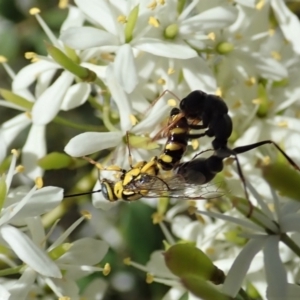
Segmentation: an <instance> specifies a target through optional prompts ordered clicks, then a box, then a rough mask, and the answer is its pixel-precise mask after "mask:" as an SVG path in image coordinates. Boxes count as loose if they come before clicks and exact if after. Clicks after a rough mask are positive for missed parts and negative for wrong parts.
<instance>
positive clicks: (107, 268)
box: [102, 263, 111, 276]
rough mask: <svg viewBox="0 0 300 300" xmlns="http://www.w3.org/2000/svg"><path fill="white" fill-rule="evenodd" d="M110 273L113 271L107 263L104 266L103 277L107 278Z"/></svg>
mask: <svg viewBox="0 0 300 300" xmlns="http://www.w3.org/2000/svg"><path fill="white" fill-rule="evenodd" d="M110 271H111V267H110V264H109V263H106V264H105V266H104V269H103V271H102V273H103V275H104V276H107V275H108V274H109V273H110Z"/></svg>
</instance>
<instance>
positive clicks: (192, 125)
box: [161, 90, 300, 213]
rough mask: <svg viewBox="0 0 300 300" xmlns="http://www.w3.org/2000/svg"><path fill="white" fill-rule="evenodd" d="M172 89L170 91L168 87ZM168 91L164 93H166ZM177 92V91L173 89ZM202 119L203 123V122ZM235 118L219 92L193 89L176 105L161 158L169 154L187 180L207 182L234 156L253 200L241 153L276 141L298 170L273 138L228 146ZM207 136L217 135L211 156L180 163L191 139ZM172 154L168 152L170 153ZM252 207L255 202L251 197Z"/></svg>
mask: <svg viewBox="0 0 300 300" xmlns="http://www.w3.org/2000/svg"><path fill="white" fill-rule="evenodd" d="M165 92H168V91H165ZM165 92H164V93H165ZM171 94H173V93H171ZM200 122H201V124H199V123H200ZM181 126H182V127H183V130H182V133H181V137H180V138H181V141H183V143H181V144H180V143H179V142H178V141H179V139H178V138H177V131H174V128H177V127H181ZM191 129H195V130H200V129H202V130H205V131H204V132H203V133H197V134H191V133H190V130H191ZM232 129H233V128H232V120H231V118H230V116H229V115H228V107H227V105H226V103H225V102H224V100H223V99H222V98H220V97H219V96H216V95H212V94H206V93H204V92H202V91H200V90H196V91H193V92H191V93H190V94H189V95H187V96H186V97H185V98H183V99H182V100H181V101H180V103H179V109H178V108H173V109H172V111H171V118H170V121H169V123H168V125H167V130H166V129H165V130H164V132H166V131H167V137H168V139H167V142H166V145H165V147H164V152H163V154H162V155H161V160H162V161H166V159H165V157H168V156H169V157H171V159H170V158H169V162H171V164H170V167H172V168H175V169H174V172H175V173H176V174H179V175H181V176H182V177H183V178H184V180H185V181H186V182H187V183H191V184H197V183H198V184H205V183H207V182H210V181H211V180H212V179H213V178H214V177H215V175H216V174H217V173H219V172H221V171H222V170H223V160H224V159H225V158H228V157H230V156H234V157H235V160H236V162H237V169H238V174H239V176H240V178H241V180H242V182H243V186H244V190H245V195H246V198H247V200H248V201H249V196H248V192H247V189H246V182H245V178H244V176H243V172H242V169H241V166H240V163H239V160H238V157H237V155H238V154H240V153H245V152H247V151H250V150H252V149H255V148H258V147H260V146H262V145H265V144H273V145H274V146H275V147H276V148H277V149H278V150H279V151H280V152H281V153H282V155H283V156H284V157H285V158H286V159H287V161H288V162H289V163H290V164H291V165H292V166H293V167H294V168H295V169H296V170H298V171H300V168H299V166H298V165H297V164H296V163H295V162H294V161H293V160H292V159H291V158H290V157H289V156H288V155H287V154H286V153H285V152H284V151H283V150H282V149H281V148H280V147H279V146H278V145H277V144H276V143H275V142H273V141H272V140H264V141H260V142H257V143H254V144H249V145H245V146H241V147H236V148H233V149H231V148H229V147H228V139H229V137H230V135H231V133H232ZM203 136H208V137H212V138H214V139H213V141H212V147H213V149H212V150H213V151H214V153H213V154H212V155H211V156H210V157H208V158H196V159H192V160H191V161H189V162H186V163H179V162H180V159H181V157H182V155H183V153H184V151H185V149H186V145H187V142H188V140H189V139H196V138H200V137H203ZM173 141H176V142H177V144H178V146H179V145H180V146H181V152H180V154H181V156H180V155H178V151H177V152H176V148H174V147H170V146H169V145H172V142H173ZM166 155H168V156H166ZM249 203H250V205H251V207H250V212H249V213H251V211H252V209H253V208H252V204H251V202H250V201H249Z"/></svg>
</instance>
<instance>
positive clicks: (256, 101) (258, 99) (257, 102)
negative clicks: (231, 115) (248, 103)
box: [252, 98, 263, 105]
mask: <svg viewBox="0 0 300 300" xmlns="http://www.w3.org/2000/svg"><path fill="white" fill-rule="evenodd" d="M252 103H253V104H256V105H260V104H262V103H263V100H262V99H261V98H256V99H253V100H252Z"/></svg>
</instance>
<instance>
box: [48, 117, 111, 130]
mask: <svg viewBox="0 0 300 300" xmlns="http://www.w3.org/2000/svg"><path fill="white" fill-rule="evenodd" d="M53 122H54V123H56V124H60V125H65V126H68V127H72V128H76V129H81V130H84V131H107V129H106V128H105V127H104V126H93V125H85V124H78V123H75V122H72V121H70V120H66V119H64V118H62V117H59V116H56V117H55V118H54V120H53Z"/></svg>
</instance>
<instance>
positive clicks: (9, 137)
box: [0, 113, 31, 146]
mask: <svg viewBox="0 0 300 300" xmlns="http://www.w3.org/2000/svg"><path fill="white" fill-rule="evenodd" d="M30 123H31V120H30V119H29V118H28V117H27V116H26V115H25V113H22V114H20V115H17V116H15V117H13V118H11V119H10V120H8V121H6V122H4V123H2V125H1V127H0V132H1V142H2V143H5V144H6V145H7V146H9V145H10V144H11V143H12V141H13V140H14V139H15V138H16V137H17V135H18V134H19V133H20V132H21V131H22V130H23V129H25V128H26V127H27V126H28V125H29V124H30Z"/></svg>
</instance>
